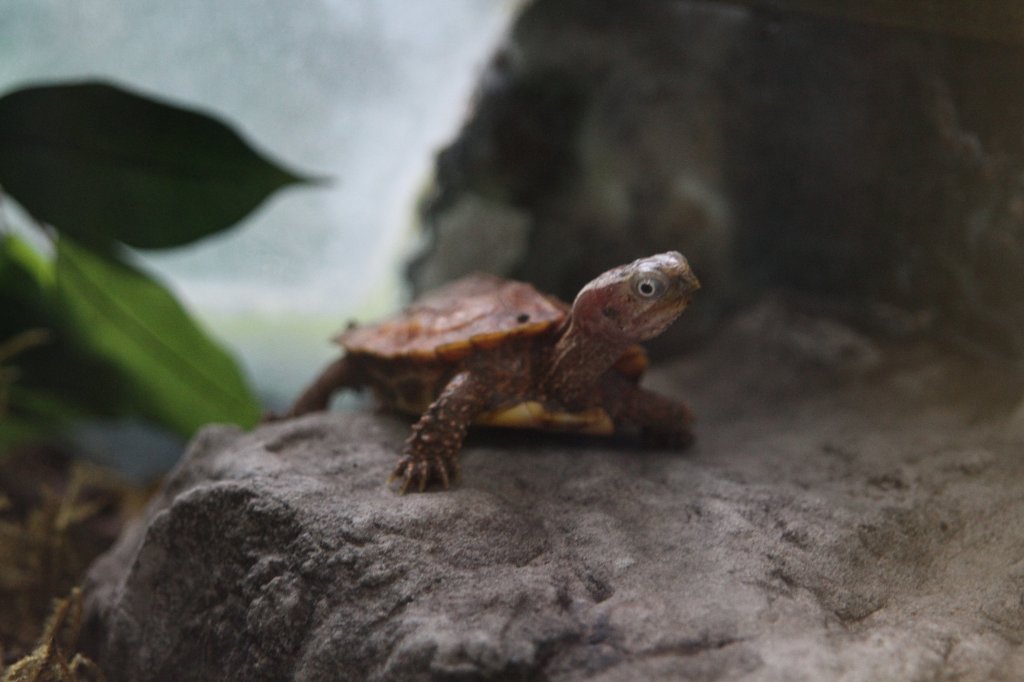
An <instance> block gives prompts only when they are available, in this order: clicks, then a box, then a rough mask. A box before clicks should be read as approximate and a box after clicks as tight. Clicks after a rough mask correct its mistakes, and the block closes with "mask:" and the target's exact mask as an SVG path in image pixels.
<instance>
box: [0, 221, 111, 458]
mask: <svg viewBox="0 0 1024 682" xmlns="http://www.w3.org/2000/svg"><path fill="white" fill-rule="evenodd" d="M52 283H53V265H52V263H50V262H49V261H47V260H46V259H44V258H43V256H42V255H41V254H39V253H38V252H36V251H35V250H34V249H33V248H32V247H31V246H29V245H28V244H27V243H25V242H24V241H23V240H21V239H18V238H17V237H14V236H11V235H7V236H0V310H2V311H3V314H2V315H0V450H3V449H4V448H5V447H8V446H10V445H11V444H12V443H14V442H16V441H20V440H24V439H26V438H31V437H36V438H43V439H46V438H52V437H53V436H55V435H56V434H57V432H58V431H59V430H60V429H61V428H62V427H63V426H64V425H65V424H66V423H67V422H68V421H69V420H71V419H73V418H75V417H80V416H82V415H84V414H94V415H105V416H113V415H116V414H120V413H123V411H124V410H125V408H126V406H128V405H129V403H127V402H126V401H125V400H124V397H125V392H124V391H123V390H122V389H123V386H124V382H123V381H121V379H120V376H119V375H118V374H117V373H116V371H115V370H114V368H113V367H111V366H110V365H108V364H106V363H104V362H102V361H101V360H100V359H98V358H96V357H95V356H94V355H92V354H90V353H88V351H86V350H85V349H83V348H82V347H81V345H80V344H79V343H78V340H77V337H76V335H75V334H74V333H73V331H71V330H69V329H68V328H67V325H66V324H65V323H64V320H63V316H62V315H61V313H60V311H59V310H57V309H56V306H54V304H53V299H52V295H51V293H52V291H51V290H52ZM98 387H102V389H101V390H100V389H98Z"/></svg>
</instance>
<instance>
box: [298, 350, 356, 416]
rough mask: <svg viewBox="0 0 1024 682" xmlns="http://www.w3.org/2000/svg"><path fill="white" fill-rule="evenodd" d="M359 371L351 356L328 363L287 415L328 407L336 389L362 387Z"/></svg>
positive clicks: (317, 410)
mask: <svg viewBox="0 0 1024 682" xmlns="http://www.w3.org/2000/svg"><path fill="white" fill-rule="evenodd" d="M363 383H364V381H363V377H362V373H361V372H359V370H358V368H357V367H356V365H355V363H354V362H353V361H352V358H351V357H350V356H347V355H345V356H342V357H340V358H338V359H337V360H335V361H334V362H332V363H331V364H329V365H327V367H325V368H324V370H323V371H322V372H321V373H320V376H318V377H317V378H316V379H314V380H313V383H311V384H310V385H309V386H308V387H306V389H305V390H304V391H303V392H302V393H301V394H300V395H299V397H298V398H296V399H295V402H294V403H293V404H292V406H291V407H290V408H289V409H288V412H286V413H285V417H286V418H288V417H298V416H299V415H303V414H307V413H309V412H321V411H323V410H325V409H327V403H329V402H330V400H331V396H332V395H333V394H334V392H335V391H337V390H339V389H342V388H360V387H361V386H362V385H363Z"/></svg>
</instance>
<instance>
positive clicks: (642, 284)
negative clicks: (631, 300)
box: [633, 270, 668, 299]
mask: <svg viewBox="0 0 1024 682" xmlns="http://www.w3.org/2000/svg"><path fill="white" fill-rule="evenodd" d="M667 289H668V280H667V278H666V277H665V275H663V274H661V273H660V272H658V271H657V270H651V271H649V272H641V273H639V274H637V276H636V277H634V278H633V292H634V293H636V295H637V296H639V297H640V298H646V299H656V298H661V297H662V296H663V295H664V294H665V291H666V290H667Z"/></svg>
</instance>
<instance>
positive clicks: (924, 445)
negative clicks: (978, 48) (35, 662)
mask: <svg viewBox="0 0 1024 682" xmlns="http://www.w3.org/2000/svg"><path fill="white" fill-rule="evenodd" d="M771 311H777V312H776V313H774V314H768V313H769V312H771ZM779 320H783V321H784V323H785V324H788V325H789V326H790V330H789V331H788V332H786V331H785V330H784V329H782V328H781V326H780V325H782V324H783V322H779ZM758 321H760V322H758ZM785 321H788V322H785ZM810 338H817V339H818V340H820V341H821V342H822V343H823V344H825V345H826V346H827V347H830V348H832V347H838V348H843V347H848V346H849V347H852V348H856V349H859V350H858V353H860V354H861V355H857V356H856V357H855V358H854V359H855V361H854V362H852V363H848V362H846V360H845V359H844V358H845V357H846V355H845V354H844V353H834V352H832V351H829V352H827V353H824V354H813V353H812V354H810V355H808V353H807V350H806V344H807V341H808V339H810ZM794 339H795V341H794ZM787 344H792V347H791V348H790V350H789V351H787V350H786V348H785V347H786V345H787ZM829 344H831V346H830V345H829ZM863 357H867V358H870V359H871V361H870V362H865V361H863V359H862V358H863ZM649 379H650V381H649V383H650V384H652V385H653V386H655V387H658V388H660V389H661V390H664V391H666V392H670V393H673V394H677V395H680V396H684V395H685V396H687V397H689V399H691V400H692V404H693V408H694V410H695V412H696V414H697V415H698V419H699V422H698V442H697V444H696V446H694V447H693V448H692V449H691V450H689V451H685V452H666V451H660V450H643V449H640V448H639V447H638V445H637V443H636V441H635V440H633V439H631V438H628V437H625V436H624V437H621V438H617V439H614V440H611V441H609V440H600V439H590V440H583V439H579V438H573V437H566V436H557V435H551V434H538V433H527V432H502V431H489V432H474V433H473V434H471V437H470V441H469V443H468V446H467V448H466V450H465V453H464V455H463V465H464V467H463V478H462V480H461V482H460V484H459V485H458V486H457V487H456V488H454V489H453V490H451V491H449V492H440V491H438V492H432V493H429V494H409V495H406V496H399V495H397V494H395V493H393V492H391V491H389V490H388V489H387V488H386V487H385V485H384V479H385V477H386V476H387V474H388V472H389V470H390V468H391V466H392V465H393V463H394V461H395V458H396V453H397V452H398V451H399V450H400V448H401V444H402V441H403V440H404V438H405V434H406V430H407V424H406V422H405V421H404V420H401V419H398V418H394V417H390V416H387V415H381V414H374V413H371V412H368V411H363V412H346V413H333V414H321V415H312V416H308V417H305V418H302V419H299V420H294V421H288V422H282V423H276V424H270V425H266V426H262V427H260V428H258V429H256V430H255V431H253V432H251V433H242V432H240V431H238V430H236V429H233V428H228V427H222V426H213V427H210V428H208V429H207V430H205V431H204V432H202V433H201V434H200V435H199V436H198V437H197V438H196V439H195V441H194V442H193V443H192V445H191V447H190V448H189V450H188V453H187V455H186V456H185V458H184V459H183V461H182V462H181V463H180V465H179V466H178V468H177V469H176V471H175V472H174V473H173V474H172V475H171V476H170V477H169V478H168V479H167V481H166V483H165V484H164V486H163V488H162V490H161V491H160V492H159V494H158V495H157V496H156V497H155V499H154V500H153V502H152V504H151V505H150V507H149V510H148V512H147V514H146V516H145V518H144V519H143V520H142V521H140V522H139V523H138V524H137V526H136V527H135V528H134V529H132V530H131V531H130V532H128V533H126V534H125V535H124V536H123V537H122V538H121V540H120V541H119V543H118V544H117V545H116V546H115V547H114V548H113V549H112V550H111V551H110V553H109V554H107V555H106V556H105V557H103V558H101V559H100V560H99V561H98V562H97V563H96V564H95V565H94V566H93V568H92V570H91V572H90V575H89V579H88V583H87V585H86V591H87V596H88V599H87V622H88V632H89V634H90V637H91V641H92V650H93V651H92V653H93V654H94V655H95V657H96V658H97V659H98V660H99V662H100V664H101V665H102V666H103V667H104V668H105V670H106V671H107V672H108V674H109V676H110V678H111V679H112V680H115V681H116V680H125V681H127V680H131V681H132V682H147V681H150V680H216V679H238V680H247V681H259V680H282V679H291V680H296V681H301V682H314V681H321V680H456V679H458V680H474V679H476V680H511V679H523V680H535V679H546V680H581V679H597V680H641V679H642V680H680V679H699V680H737V679H742V680H820V679H835V680H840V679H841V680H879V679H900V680H907V681H914V680H920V681H924V680H936V679H962V680H989V679H993V680H1015V679H1019V672H1020V669H1021V668H1020V665H1021V663H1022V662H1024V649H1022V647H1021V644H1020V642H1021V641H1022V640H1024V600H1022V595H1024V525H1022V524H1021V523H1020V519H1021V518H1024V496H1021V494H1020V491H1021V489H1022V486H1024V459H1022V458H1021V457H1020V452H1021V446H1022V445H1024V441H1022V440H1021V439H1020V438H1019V437H1011V436H1008V435H1007V433H1008V432H1007V430H1006V428H1005V422H1006V421H1007V419H1008V416H1009V415H1010V414H1011V412H1012V409H1013V407H1014V404H1015V402H1016V401H1017V400H1019V397H1020V395H1021V393H1022V391H1021V388H1022V381H1021V379H1020V377H1019V376H1014V375H1013V374H1011V373H1008V372H1006V371H1005V370H1004V369H1002V368H998V367H995V368H993V367H987V366H985V365H982V364H980V363H977V362H974V361H969V360H965V359H963V358H961V357H959V356H956V355H952V354H950V353H949V352H948V351H942V350H940V349H937V348H935V347H932V346H930V345H928V344H926V343H924V342H912V341H900V342H898V343H897V342H890V341H879V340H874V339H869V338H867V337H864V336H862V335H860V333H859V332H857V331H854V330H852V329H850V328H844V327H843V325H841V323H839V322H837V321H835V320H825V321H819V322H817V323H816V322H814V321H813V320H809V319H807V318H806V317H804V316H803V314H797V313H795V312H792V311H789V312H787V310H786V308H785V307H784V305H783V304H782V303H780V301H779V300H778V299H773V300H770V301H768V302H767V303H766V304H765V305H764V306H763V307H762V308H760V309H755V310H753V311H751V312H750V313H748V314H746V315H744V316H742V317H741V318H740V319H739V320H738V321H737V322H736V323H735V324H733V325H731V326H729V327H726V328H725V329H724V330H723V331H722V332H721V333H720V335H719V337H718V338H717V339H716V341H715V342H714V343H712V344H709V345H708V346H707V347H706V348H705V349H704V350H702V351H699V352H697V353H694V354H692V355H690V356H688V357H686V358H684V359H683V360H681V361H678V362H676V363H674V364H671V365H667V366H662V367H659V368H657V370H656V371H654V372H653V374H652V376H651V377H649Z"/></svg>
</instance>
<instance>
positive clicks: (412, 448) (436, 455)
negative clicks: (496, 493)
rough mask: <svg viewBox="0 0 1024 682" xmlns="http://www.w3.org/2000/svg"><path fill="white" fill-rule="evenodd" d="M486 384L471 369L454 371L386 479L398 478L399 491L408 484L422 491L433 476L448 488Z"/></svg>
mask: <svg viewBox="0 0 1024 682" xmlns="http://www.w3.org/2000/svg"><path fill="white" fill-rule="evenodd" d="M487 395H488V391H487V386H486V385H485V384H484V383H483V382H481V381H479V380H478V379H476V378H475V377H474V376H473V375H472V374H471V373H470V372H460V373H459V374H456V375H455V376H454V377H452V378H451V380H450V381H449V382H448V384H447V385H446V386H445V387H444V390H443V391H441V394H440V395H439V396H438V397H437V400H435V401H434V402H433V403H432V404H431V405H430V407H428V408H427V410H426V412H424V413H423V416H421V417H420V419H419V421H417V422H416V424H415V425H414V426H413V427H412V435H410V436H409V439H408V440H406V442H405V456H404V457H402V459H401V460H400V461H399V462H398V465H397V466H396V467H395V469H394V471H392V472H391V477H390V478H389V479H388V483H389V484H390V483H391V482H393V481H395V480H398V479H401V480H402V485H401V487H400V488H399V492H400V493H402V494H405V492H406V491H408V490H409V487H410V486H413V485H414V486H415V487H416V489H417V490H419V491H420V492H422V491H423V490H425V489H426V487H427V484H428V483H430V482H431V481H433V480H437V481H440V482H441V485H443V486H444V487H445V489H447V488H448V486H449V484H450V482H451V481H452V480H454V479H455V478H456V477H457V476H458V475H459V450H461V449H462V441H463V440H464V439H465V437H466V430H467V429H468V428H469V425H470V423H471V422H472V421H473V419H474V417H476V416H477V415H478V414H479V413H480V412H481V411H482V410H483V408H484V407H485V406H486V404H487V402H486V401H487Z"/></svg>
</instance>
